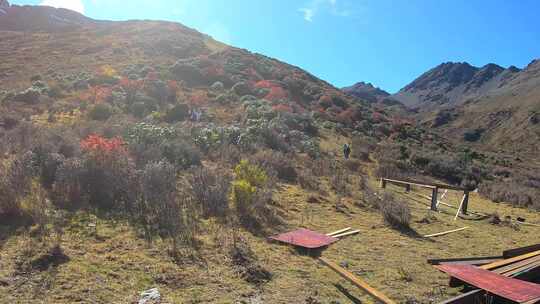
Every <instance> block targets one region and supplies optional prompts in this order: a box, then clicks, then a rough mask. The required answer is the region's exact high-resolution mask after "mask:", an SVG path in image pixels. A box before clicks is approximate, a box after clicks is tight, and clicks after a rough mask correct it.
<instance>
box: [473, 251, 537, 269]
mask: <svg viewBox="0 0 540 304" xmlns="http://www.w3.org/2000/svg"><path fill="white" fill-rule="evenodd" d="M538 255H540V250H537V251H533V252H529V253H527V254H523V255H518V256H516V257H513V258H509V259H504V260H501V261H497V262H493V263H489V264H486V265H482V266H480V268H482V269H485V270H491V269H495V268H499V267H502V266H506V265H508V264H512V263H515V262H519V261H523V260H525V259H528V258H532V257H535V256H538Z"/></svg>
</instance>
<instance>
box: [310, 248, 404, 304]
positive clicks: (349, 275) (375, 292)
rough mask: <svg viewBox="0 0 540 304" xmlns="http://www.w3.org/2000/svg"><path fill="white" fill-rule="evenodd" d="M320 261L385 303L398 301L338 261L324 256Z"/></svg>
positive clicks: (393, 303) (391, 303)
mask: <svg viewBox="0 0 540 304" xmlns="http://www.w3.org/2000/svg"><path fill="white" fill-rule="evenodd" d="M319 261H321V262H322V263H323V264H324V265H326V266H328V267H329V268H330V269H332V270H333V271H335V272H337V273H338V274H339V275H340V276H342V277H343V278H344V279H346V280H347V281H349V282H351V283H352V284H353V285H355V286H356V287H358V288H360V289H362V290H364V291H365V292H367V293H369V294H370V295H371V296H372V297H374V298H375V299H377V300H379V301H380V302H382V303H384V304H395V303H396V302H394V301H392V300H390V299H389V298H388V297H386V296H385V295H384V294H382V293H381V292H380V291H378V290H376V289H374V288H373V287H371V286H369V285H368V284H367V283H366V282H364V281H363V280H361V279H360V278H358V277H356V276H355V275H354V274H352V273H350V272H349V271H347V270H345V269H343V268H342V267H340V266H339V265H337V264H336V263H334V262H332V261H330V260H328V259H325V258H323V257H321V258H319Z"/></svg>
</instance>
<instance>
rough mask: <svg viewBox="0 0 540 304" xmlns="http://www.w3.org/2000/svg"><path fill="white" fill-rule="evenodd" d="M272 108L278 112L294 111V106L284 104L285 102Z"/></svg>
mask: <svg viewBox="0 0 540 304" xmlns="http://www.w3.org/2000/svg"><path fill="white" fill-rule="evenodd" d="M272 109H273V110H274V111H276V112H287V113H291V112H294V110H293V108H292V107H291V106H290V105H287V104H283V103H281V104H278V105H275V106H273V107H272Z"/></svg>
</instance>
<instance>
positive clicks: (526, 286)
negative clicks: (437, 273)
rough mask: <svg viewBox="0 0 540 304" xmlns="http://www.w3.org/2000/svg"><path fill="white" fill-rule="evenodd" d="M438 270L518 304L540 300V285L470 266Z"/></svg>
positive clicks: (456, 266)
mask: <svg viewBox="0 0 540 304" xmlns="http://www.w3.org/2000/svg"><path fill="white" fill-rule="evenodd" d="M435 267H436V268H437V269H439V270H441V271H443V272H445V273H447V274H449V275H450V276H452V277H454V278H456V279H459V280H461V281H463V282H466V283H467V284H470V285H473V286H476V287H478V288H481V289H483V290H485V291H488V292H490V293H492V294H495V295H498V296H500V297H503V298H505V299H508V300H512V301H514V302H518V303H524V302H529V301H531V302H532V301H535V300H536V301H539V300H540V284H534V283H531V282H526V281H522V280H518V279H513V278H508V277H504V276H502V275H499V274H496V273H494V272H491V271H488V270H484V269H481V268H478V267H474V266H470V265H456V264H446V265H444V264H443V265H437V266H435Z"/></svg>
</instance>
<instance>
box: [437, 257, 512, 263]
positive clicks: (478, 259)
mask: <svg viewBox="0 0 540 304" xmlns="http://www.w3.org/2000/svg"><path fill="white" fill-rule="evenodd" d="M502 259H503V257H502V256H486V257H466V258H449V259H428V260H427V262H428V263H429V264H431V265H439V264H442V263H445V264H449V263H461V264H470V265H483V264H489V263H493V262H496V261H500V260H502Z"/></svg>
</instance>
